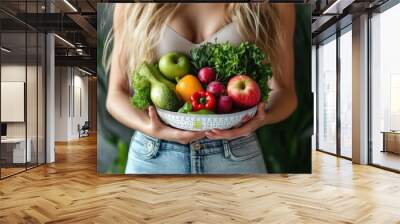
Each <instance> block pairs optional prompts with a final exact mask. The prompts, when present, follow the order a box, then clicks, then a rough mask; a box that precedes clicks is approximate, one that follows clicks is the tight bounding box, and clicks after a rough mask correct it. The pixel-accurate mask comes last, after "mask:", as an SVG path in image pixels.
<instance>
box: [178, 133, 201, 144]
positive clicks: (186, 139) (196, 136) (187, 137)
mask: <svg viewBox="0 0 400 224" xmlns="http://www.w3.org/2000/svg"><path fill="white" fill-rule="evenodd" d="M174 136H175V138H176V140H175V141H177V142H179V143H181V144H188V143H190V142H193V141H197V140H200V139H202V138H204V137H205V134H204V132H194V131H180V130H177V131H176V132H175V134H174Z"/></svg>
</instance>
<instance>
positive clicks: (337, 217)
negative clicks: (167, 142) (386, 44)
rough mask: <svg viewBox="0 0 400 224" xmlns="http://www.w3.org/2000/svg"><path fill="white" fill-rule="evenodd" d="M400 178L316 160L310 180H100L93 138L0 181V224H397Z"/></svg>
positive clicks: (324, 157)
mask: <svg viewBox="0 0 400 224" xmlns="http://www.w3.org/2000/svg"><path fill="white" fill-rule="evenodd" d="M399 189H400V175H399V174H396V173H393V172H389V171H385V170H382V169H378V168H375V167H371V166H363V165H357V164H352V163H351V162H350V161H348V160H345V159H340V158H337V157H334V156H331V155H328V154H325V153H321V152H315V151H314V152H313V174H289V175H218V176H211V175H199V176H180V175H158V176H145V175H141V176H140V175H137V176H134V175H131V176H128V175H114V176H113V175H102V176H99V175H97V173H96V138H95V136H93V137H89V138H83V139H81V140H79V141H76V142H69V143H68V144H57V145H56V163H53V164H48V165H43V166H40V167H38V168H35V169H32V170H29V171H27V172H24V173H21V174H18V175H15V176H13V177H9V178H7V179H4V180H1V181H0V202H1V203H0V223H232V224H236V223H385V224H386V223H399V220H400V213H399V211H400V200H396V198H400V190H399Z"/></svg>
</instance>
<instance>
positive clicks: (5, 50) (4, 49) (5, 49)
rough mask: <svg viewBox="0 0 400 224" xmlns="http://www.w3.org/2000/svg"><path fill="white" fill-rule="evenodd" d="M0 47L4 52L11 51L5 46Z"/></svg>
mask: <svg viewBox="0 0 400 224" xmlns="http://www.w3.org/2000/svg"><path fill="white" fill-rule="evenodd" d="M0 49H1V50H2V51H4V52H6V53H10V52H11V50H9V49H7V48H5V47H1V48H0Z"/></svg>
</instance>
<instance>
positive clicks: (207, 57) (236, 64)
mask: <svg viewBox="0 0 400 224" xmlns="http://www.w3.org/2000/svg"><path fill="white" fill-rule="evenodd" d="M190 56H191V59H192V65H193V67H194V68H195V70H196V72H198V71H199V70H200V69H201V68H203V67H206V66H210V67H212V68H213V69H215V72H216V74H217V80H219V81H221V82H223V83H225V84H226V83H227V82H228V80H229V79H230V78H231V77H232V76H235V75H239V74H246V75H248V76H250V77H252V78H253V79H254V80H255V81H256V82H257V83H258V85H259V86H260V89H261V94H262V99H263V101H264V102H266V101H267V100H268V94H269V92H270V88H269V87H268V85H267V81H268V80H269V79H270V78H271V77H272V69H271V65H270V64H268V63H265V59H266V58H267V56H266V54H265V52H263V51H262V50H261V49H260V48H258V47H257V46H256V45H255V44H253V43H249V42H244V43H241V44H240V45H238V46H236V45H233V44H231V43H229V42H226V43H205V44H203V45H201V46H200V47H198V48H194V49H192V50H191V51H190Z"/></svg>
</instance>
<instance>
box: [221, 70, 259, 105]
mask: <svg viewBox="0 0 400 224" xmlns="http://www.w3.org/2000/svg"><path fill="white" fill-rule="evenodd" d="M227 92H228V96H230V97H231V98H232V100H233V103H234V105H235V106H237V107H240V108H250V107H253V106H255V105H257V104H258V102H259V101H260V98H261V91H260V87H259V86H258V85H257V83H256V81H254V80H253V79H252V78H250V77H248V76H246V75H236V76H234V77H233V78H231V79H230V80H229V82H228V87H227Z"/></svg>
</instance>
